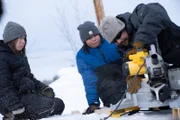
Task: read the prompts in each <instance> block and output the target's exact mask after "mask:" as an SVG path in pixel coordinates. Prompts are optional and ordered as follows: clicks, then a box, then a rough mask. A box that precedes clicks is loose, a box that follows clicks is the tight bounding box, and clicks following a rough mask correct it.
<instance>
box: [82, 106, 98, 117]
mask: <svg viewBox="0 0 180 120" xmlns="http://www.w3.org/2000/svg"><path fill="white" fill-rule="evenodd" d="M96 109H100V108H99V104H98V103H93V104H91V105H89V107H88V108H87V109H86V111H85V112H84V113H83V115H86V114H91V113H94V111H95V110H96Z"/></svg>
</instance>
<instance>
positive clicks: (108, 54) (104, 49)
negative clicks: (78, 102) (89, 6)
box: [76, 21, 126, 114]
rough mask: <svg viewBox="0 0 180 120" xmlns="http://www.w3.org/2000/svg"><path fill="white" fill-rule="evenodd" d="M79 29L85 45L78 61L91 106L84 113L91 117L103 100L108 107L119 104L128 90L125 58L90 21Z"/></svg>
mask: <svg viewBox="0 0 180 120" xmlns="http://www.w3.org/2000/svg"><path fill="white" fill-rule="evenodd" d="M77 29H78V30H79V35H80V38H81V40H82V42H83V46H82V48H81V49H80V50H79V51H78V53H77V56H76V62H77V68H78V72H79V73H80V74H81V76H82V79H83V83H84V86H85V92H86V98H87V102H88V105H89V107H88V108H87V109H86V111H85V112H84V114H90V113H93V112H94V110H95V109H98V108H99V106H100V101H99V97H100V99H101V100H102V102H103V104H104V106H110V104H115V103H117V102H118V101H119V100H120V98H121V96H122V94H123V92H124V90H125V89H126V82H125V80H123V79H122V74H121V59H120V58H121V57H120V55H119V53H118V52H117V50H116V45H115V44H109V43H108V42H107V41H106V40H104V39H103V38H102V36H101V35H100V32H99V30H98V28H97V27H96V26H95V25H94V23H93V22H90V21H86V22H84V23H83V24H81V25H79V26H78V28H77Z"/></svg>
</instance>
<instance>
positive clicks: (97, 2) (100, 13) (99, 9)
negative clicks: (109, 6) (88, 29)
mask: <svg viewBox="0 0 180 120" xmlns="http://www.w3.org/2000/svg"><path fill="white" fill-rule="evenodd" d="M93 2H94V8H95V12H96V18H97V23H98V26H99V25H100V22H101V20H102V19H103V17H104V7H103V2H102V0H93Z"/></svg>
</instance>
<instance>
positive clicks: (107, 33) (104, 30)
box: [99, 16, 125, 43]
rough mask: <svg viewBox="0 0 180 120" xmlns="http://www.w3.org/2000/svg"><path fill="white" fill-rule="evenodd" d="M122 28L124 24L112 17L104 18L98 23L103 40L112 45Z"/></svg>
mask: <svg viewBox="0 0 180 120" xmlns="http://www.w3.org/2000/svg"><path fill="white" fill-rule="evenodd" d="M124 28H125V24H124V23H123V22H122V21H121V20H119V19H118V18H116V17H113V16H106V17H104V18H103V19H102V21H101V23H100V28H99V31H100V33H101V35H102V36H103V37H104V39H106V40H107V41H108V42H109V43H112V42H113V40H114V39H115V37H116V36H117V35H118V33H119V32H120V31H122V30H123V29H124Z"/></svg>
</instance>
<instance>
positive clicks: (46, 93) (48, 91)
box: [41, 87, 55, 98]
mask: <svg viewBox="0 0 180 120" xmlns="http://www.w3.org/2000/svg"><path fill="white" fill-rule="evenodd" d="M41 94H42V95H44V96H47V97H50V98H54V97H55V94H54V91H53V89H52V88H50V87H45V88H44V89H43V90H42V91H41Z"/></svg>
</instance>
